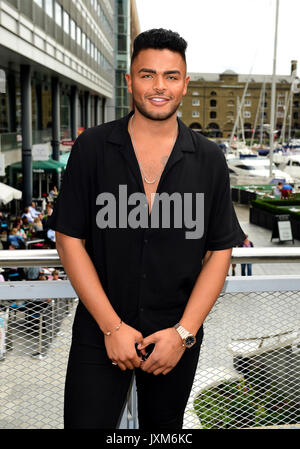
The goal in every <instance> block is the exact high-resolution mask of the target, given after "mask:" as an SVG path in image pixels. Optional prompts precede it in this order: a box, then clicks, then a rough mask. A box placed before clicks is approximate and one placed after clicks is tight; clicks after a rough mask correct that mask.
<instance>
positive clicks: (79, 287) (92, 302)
mask: <svg viewBox="0 0 300 449" xmlns="http://www.w3.org/2000/svg"><path fill="white" fill-rule="evenodd" d="M56 248H57V252H58V254H59V257H60V260H61V263H62V265H63V267H64V269H65V271H66V273H67V275H68V278H69V279H70V282H71V284H72V286H73V288H74V289H75V291H76V293H77V295H78V296H79V297H80V299H81V301H82V302H83V303H84V305H85V306H86V308H87V309H88V311H89V312H90V313H91V315H92V316H93V317H94V319H95V320H96V321H97V323H98V325H99V327H100V329H101V330H102V331H103V332H108V331H111V330H112V329H114V328H115V327H116V326H117V325H118V324H119V322H120V317H119V316H118V315H117V313H116V312H115V311H114V309H113V307H112V305H111V304H110V302H109V299H108V298H107V296H106V294H105V292H104V290H103V287H102V285H101V282H100V280H99V277H98V274H97V272H96V269H95V267H94V264H93V262H92V261H91V259H90V256H89V255H88V253H87V251H86V249H85V247H84V244H83V243H82V242H81V240H79V239H75V238H73V237H68V236H60V237H58V233H57V232H56Z"/></svg>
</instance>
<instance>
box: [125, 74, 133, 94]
mask: <svg viewBox="0 0 300 449" xmlns="http://www.w3.org/2000/svg"><path fill="white" fill-rule="evenodd" d="M125 79H126V83H127V89H128V92H129V93H130V94H132V88H131V84H132V80H131V75H130V73H126V75H125Z"/></svg>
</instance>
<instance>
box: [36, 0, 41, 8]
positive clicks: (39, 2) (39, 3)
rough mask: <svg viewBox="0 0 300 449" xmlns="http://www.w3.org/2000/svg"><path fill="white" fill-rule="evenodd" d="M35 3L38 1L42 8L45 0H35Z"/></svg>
mask: <svg viewBox="0 0 300 449" xmlns="http://www.w3.org/2000/svg"><path fill="white" fill-rule="evenodd" d="M34 3H36V4H37V5H38V6H39V7H40V8H42V7H43V0H34Z"/></svg>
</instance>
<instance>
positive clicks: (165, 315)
mask: <svg viewBox="0 0 300 449" xmlns="http://www.w3.org/2000/svg"><path fill="white" fill-rule="evenodd" d="M131 114H132V112H131V113H130V114H129V115H127V116H126V117H124V118H122V119H120V120H116V121H113V122H109V123H105V124H102V125H99V126H96V127H93V128H89V129H87V130H86V131H84V132H83V133H82V134H81V135H80V136H79V137H78V138H77V139H76V141H75V143H74V145H73V147H72V150H71V154H70V157H69V160H68V164H67V167H66V171H65V173H64V175H63V181H62V186H61V189H60V192H59V195H58V197H57V200H56V202H55V205H54V209H53V213H52V215H51V216H50V217H49V218H48V222H47V224H48V226H49V227H50V228H51V229H53V230H57V231H59V232H62V233H64V234H66V235H69V236H72V237H76V238H80V239H86V250H87V252H88V254H89V256H90V257H91V260H92V262H93V263H94V265H95V268H96V271H97V273H98V276H99V279H100V281H101V283H102V286H103V288H104V290H105V292H106V294H107V296H108V298H109V300H110V302H111V304H112V306H113V307H114V309H115V311H116V312H117V313H118V314H119V316H120V318H121V319H122V320H123V321H124V322H126V323H127V324H129V325H131V326H134V327H135V328H136V329H138V330H140V331H141V332H142V333H143V335H144V336H146V335H149V334H151V333H152V332H155V331H158V330H161V329H164V328H167V327H170V326H173V325H174V324H176V323H177V322H178V321H179V320H180V318H181V316H182V314H183V312H184V308H185V306H186V304H187V302H188V299H189V296H190V294H191V292H192V289H193V286H194V283H195V281H196V279H197V276H198V274H199V273H200V271H201V266H202V259H203V257H204V255H205V252H206V251H207V250H222V249H226V248H232V247H234V246H237V245H239V244H240V243H241V242H243V240H244V239H245V237H246V236H245V234H244V233H243V231H242V229H241V228H240V225H239V223H238V220H237V217H236V214H235V211H234V208H233V204H232V201H231V195H230V183H229V173H228V169H227V163H226V159H225V157H224V155H223V153H222V151H221V150H220V149H219V147H218V146H217V145H216V144H215V143H213V142H211V141H209V140H208V139H206V138H205V137H203V136H202V135H200V134H197V133H195V132H194V131H192V130H190V129H189V128H187V127H186V126H185V125H184V124H183V122H181V121H180V120H179V119H178V124H179V135H178V138H177V140H176V143H175V146H174V148H173V150H172V152H171V154H170V157H169V159H168V162H167V164H166V166H165V168H164V171H163V173H162V175H161V178H160V181H159V184H158V188H157V194H162V193H165V195H166V196H167V197H169V198H172V197H171V195H172V194H173V193H176V194H177V200H178V194H180V195H179V198H183V199H186V201H184V200H182V220H181V227H178V221H177V222H176V221H175V218H172V217H175V212H174V209H175V206H174V207H173V208H172V204H173V203H172V201H170V205H171V206H170V209H169V211H170V212H169V216H170V224H167V227H164V226H165V224H163V221H162V215H163V213H161V218H160V219H159V224H158V227H154V226H152V224H151V220H150V219H149V221H148V225H147V226H145V225H142V226H140V227H136V228H134V227H132V226H128V225H127V227H126V224H125V225H124V214H123V215H122V217H123V218H121V212H120V213H119V210H121V208H123V209H122V213H123V212H124V207H125V205H124V191H125V190H124V189H126V192H127V198H126V204H127V206H126V208H127V214H128V217H129V214H130V212H131V211H132V213H134V214H135V212H134V211H136V210H137V209H136V207H137V205H138V204H139V205H141V202H138V201H136V200H135V201H134V195H133V196H132V197H131V195H132V194H135V193H137V192H139V194H142V193H143V194H144V193H145V192H144V187H143V182H142V177H141V173H140V169H139V166H138V162H137V159H136V156H135V153H134V150H133V147H132V143H131V139H130V135H129V133H128V129H127V127H128V120H129V117H130V116H131ZM120 186H121V187H122V189H123V190H122V192H123V193H122V195H123V197H121V196H120ZM103 193H105V198H106V197H107V196H106V195H107V194H108V195H109V194H110V198H115V200H112V202H110V203H109V204H110V205H115V207H114V208H113V207H111V209H110V212H109V213H111V214H110V215H109V213H108V212H107V214H106V218H108V217H110V221H109V227H107V228H104V225H103V224H100V226H99V214H100V213H101V211H102V212H103V211H104V209H103V208H105V207H107V205H108V201H106V202H105V201H104V200H103V199H102V200H101V201H100V198H101V195H100V194H103ZM184 194H185V195H184ZM187 194H188V195H187ZM197 194H198V195H197ZM200 194H202V195H200ZM99 195H100V196H99ZM130 197H131V200H130V201H129V198H130ZM142 197H143V195H142ZM139 198H141V197H139ZM144 198H145V202H144V204H143V206H144V207H146V211H147V214H146V215H147V216H148V206H147V200H146V196H144ZM200 200H201V201H202V203H201V201H200ZM114 201H115V203H114ZM122 201H123V202H122ZM155 201H156V200H155ZM128 202H129V203H131V204H128ZM154 204H155V202H154ZM157 204H159V203H157ZM161 204H163V206H162V207H161V210H162V209H164V210H165V211H167V209H168V208H167V206H166V204H167V203H163V202H162V203H161ZM197 204H198V206H199V207H198V206H197ZM200 204H202V209H201V208H200ZM119 207H120V209H119ZM197 207H198V209H197ZM126 208H125V210H126ZM153 208H154V205H153V206H152V211H153ZM185 208H186V209H185ZM191 208H192V215H191V214H190V219H189V218H188V213H187V215H186V216H185V215H184V214H185V212H184V211H185V210H186V211H187V212H189V210H190V209H191ZM178 210H180V209H178V203H177V209H176V213H177V218H178V217H179V215H178ZM197 210H198V212H197ZM200 210H202V212H201V217H200V215H199V211H200ZM152 211H151V215H152ZM172 213H173V215H172ZM135 215H136V214H135ZM151 215H150V217H151ZM167 215H168V214H167ZM140 216H141V214H140ZM140 216H138V215H137V218H139V217H140ZM97 217H98V218H97ZM186 217H187V218H186ZM196 217H198V221H199V220H200V221H201V225H200V224H199V226H198V231H197V235H198V236H199V238H187V234H186V233H187V232H192V231H193V229H192V228H191V226H192V225H193V222H191V219H192V218H194V219H196ZM199 217H200V218H199ZM115 219H116V220H115ZM128 221H129V218H128ZM102 223H103V220H102ZM114 223H116V227H112V225H114ZM130 223H131V222H130ZM194 230H196V227H195V223H194ZM199 230H200V231H201V232H199ZM193 235H194V236H195V234H193ZM200 236H201V237H200ZM79 299H80V298H79ZM73 337H74V338H76V339H77V340H79V341H81V342H90V343H91V342H94V343H97V341H100V340H99V339H102V338H103V334H102V332H101V331H100V330H99V327H98V325H97V323H96V321H95V320H94V319H93V318H92V317H91V315H90V314H89V313H88V312H87V310H86V308H85V307H84V305H83V304H82V302H81V301H80V302H79V305H78V308H77V312H76V317H75V321H74V326H73Z"/></svg>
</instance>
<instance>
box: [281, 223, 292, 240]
mask: <svg viewBox="0 0 300 449" xmlns="http://www.w3.org/2000/svg"><path fill="white" fill-rule="evenodd" d="M277 223H278V232H279V240H282V241H284V240H293V235H292V229H291V222H290V221H278V222H277Z"/></svg>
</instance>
